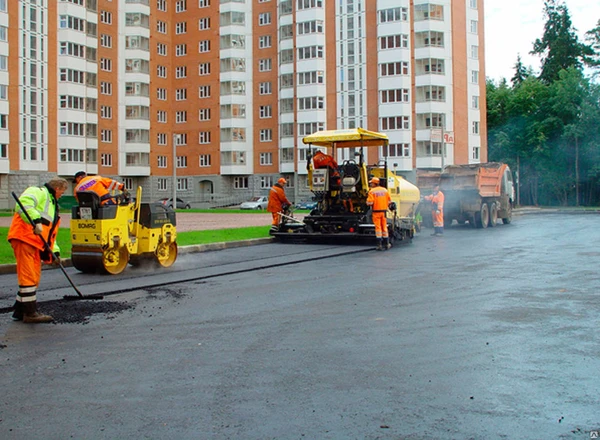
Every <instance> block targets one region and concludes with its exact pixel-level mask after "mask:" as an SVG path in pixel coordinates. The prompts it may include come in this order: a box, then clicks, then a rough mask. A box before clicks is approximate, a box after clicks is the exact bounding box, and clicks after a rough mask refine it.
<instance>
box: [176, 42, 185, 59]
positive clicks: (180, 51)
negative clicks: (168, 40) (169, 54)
mask: <svg viewBox="0 0 600 440" xmlns="http://www.w3.org/2000/svg"><path fill="white" fill-rule="evenodd" d="M185 55H187V44H178V45H177V46H175V56H177V57H182V56H185Z"/></svg>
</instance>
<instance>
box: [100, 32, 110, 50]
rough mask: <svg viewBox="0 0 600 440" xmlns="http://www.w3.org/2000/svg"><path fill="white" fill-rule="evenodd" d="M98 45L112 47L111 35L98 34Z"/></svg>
mask: <svg viewBox="0 0 600 440" xmlns="http://www.w3.org/2000/svg"><path fill="white" fill-rule="evenodd" d="M100 46H102V47H109V48H110V47H112V36H110V35H106V34H102V35H100Z"/></svg>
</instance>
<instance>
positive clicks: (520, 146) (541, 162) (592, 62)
mask: <svg viewBox="0 0 600 440" xmlns="http://www.w3.org/2000/svg"><path fill="white" fill-rule="evenodd" d="M544 15H545V20H546V21H545V25H544V33H543V36H542V38H539V39H537V40H536V41H535V42H533V48H532V50H531V52H530V53H531V54H535V55H538V56H540V57H541V71H540V73H539V74H537V75H536V74H534V72H533V69H532V68H531V67H526V66H524V65H523V63H522V62H521V59H520V57H518V58H517V61H516V63H515V66H514V76H513V77H512V78H511V79H510V83H509V82H508V81H507V80H506V79H502V80H501V81H500V82H499V83H496V82H494V81H492V80H489V79H488V80H487V84H486V89H487V90H486V96H487V125H488V157H489V160H490V161H498V162H505V163H508V164H509V165H510V166H511V168H512V170H513V171H514V172H515V174H516V176H515V178H516V180H517V182H518V194H517V203H518V204H521V205H545V206H556V205H561V206H580V205H582V206H597V205H599V204H600V84H598V82H597V80H598V78H599V77H600V19H599V20H598V22H597V24H596V27H595V28H594V29H591V30H590V31H588V32H587V33H586V34H585V39H584V41H580V39H579V38H578V36H577V34H576V30H575V29H574V27H573V24H572V22H571V17H570V14H569V11H568V8H567V7H566V5H565V4H564V3H562V2H560V1H557V0H548V1H545V2H544Z"/></svg>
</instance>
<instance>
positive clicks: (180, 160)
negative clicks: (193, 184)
mask: <svg viewBox="0 0 600 440" xmlns="http://www.w3.org/2000/svg"><path fill="white" fill-rule="evenodd" d="M176 163H177V168H187V156H177V162H176ZM186 180H187V179H186ZM177 184H178V186H179V179H177ZM177 189H180V188H177Z"/></svg>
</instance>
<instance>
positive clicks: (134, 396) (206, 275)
mask: <svg viewBox="0 0 600 440" xmlns="http://www.w3.org/2000/svg"><path fill="white" fill-rule="evenodd" d="M598 220H599V218H598V215H597V214H593V215H592V214H588V215H530V216H521V217H518V218H515V220H514V222H513V224H511V225H498V226H497V227H496V228H494V229H487V230H473V229H470V228H468V227H458V226H455V227H453V228H450V229H448V230H447V231H446V234H445V236H444V237H430V236H429V235H428V233H429V231H428V230H425V231H424V232H423V233H422V234H420V236H418V237H417V238H415V240H414V241H413V243H412V244H410V245H405V246H400V247H396V248H393V249H392V250H390V251H388V252H375V251H372V250H369V249H367V248H364V247H340V246H331V245H327V246H318V245H292V244H284V245H282V244H268V245H260V246H253V247H247V248H240V249H231V250H224V251H218V252H207V253H202V254H194V255H184V256H182V257H181V258H180V259H178V261H177V263H176V265H175V266H174V267H172V268H170V269H167V270H164V269H163V270H159V271H148V272H142V271H138V270H134V269H132V268H128V270H127V271H126V272H125V273H124V274H122V275H121V276H118V277H106V276H105V277H100V276H98V277H95V276H89V275H83V274H77V273H76V272H75V271H73V269H72V268H70V269H68V270H69V273H71V274H72V275H73V279H74V281H75V283H76V284H78V285H80V287H81V290H82V291H83V292H84V293H86V294H87V293H96V292H109V293H110V292H115V291H122V293H117V294H112V295H108V296H107V298H106V299H105V300H104V301H102V302H101V303H102V305H98V302H97V301H93V302H92V301H88V302H76V303H68V304H66V303H65V302H64V301H60V300H58V299H60V298H61V297H62V295H64V294H72V293H73V292H72V291H70V290H69V288H68V284H67V282H66V281H65V279H64V277H63V276H62V274H61V273H60V271H45V272H44V275H43V279H42V288H41V289H40V292H39V298H40V300H42V303H41V307H42V309H43V310H47V309H44V307H46V308H50V309H52V311H53V313H55V314H56V316H57V317H59V318H60V317H63V316H64V317H69V316H83V315H86V316H85V319H79V320H73V321H68V320H66V319H65V320H63V322H61V323H59V324H50V325H37V326H34V325H25V324H22V323H14V322H11V321H10V318H9V316H10V315H8V314H0V344H1V346H2V349H0V367H1V368H2V376H1V379H0V380H1V381H2V382H1V385H2V389H3V394H2V397H1V398H0V438H3V439H13V438H14V439H23V438H31V439H36V438H56V439H64V438H90V439H115V438H126V437H128V438H161V439H211V438H214V439H266V438H276V439H303V438H310V439H349V438H353V439H377V438H383V439H386V438H390V439H400V438H410V439H431V438H448V439H466V438H474V439H479V438H507V439H516V438H518V439H542V438H544V439H546V438H581V439H587V438H590V431H595V430H600V403H599V401H600V399H599V396H600V380H599V379H598V371H599V370H600V343H599V342H598V338H597V335H598V324H599V322H600V320H599V311H600V297H599V296H598V290H599V287H600V275H599V274H598V270H597V267H598V263H599V261H600V251H599V249H600V247H599V246H600V235H599V234H598V233H597V224H598ZM140 274H142V277H138V276H139V275H140ZM136 277H138V278H136ZM177 279H184V280H187V281H184V282H182V283H179V284H177V283H175V281H176V280H177ZM161 281H162V282H165V283H168V284H165V285H164V286H160V285H159V284H160V283H161ZM0 283H2V285H3V286H7V287H5V288H4V289H3V294H2V295H1V296H0V301H2V305H4V306H9V305H11V304H12V299H13V298H14V286H15V284H16V281H15V277H14V275H4V276H0ZM144 286H148V287H144ZM11 289H12V290H11ZM7 291H8V292H7ZM57 300H58V301H57ZM92 303H93V304H92ZM94 308H98V310H93V309H94Z"/></svg>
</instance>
